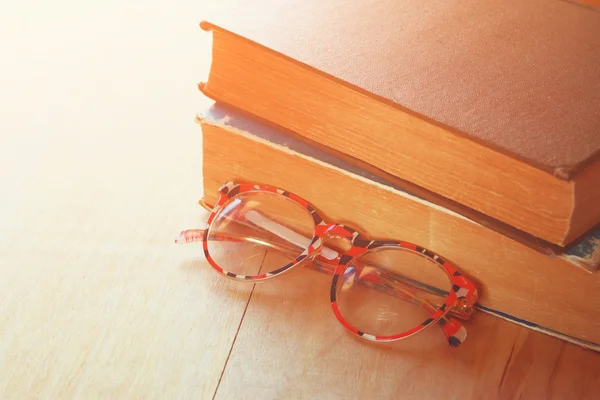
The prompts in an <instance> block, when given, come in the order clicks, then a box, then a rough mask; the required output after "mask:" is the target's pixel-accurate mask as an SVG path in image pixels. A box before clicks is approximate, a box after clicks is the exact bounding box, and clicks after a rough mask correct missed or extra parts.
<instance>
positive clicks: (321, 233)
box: [180, 182, 478, 347]
mask: <svg viewBox="0 0 600 400" xmlns="http://www.w3.org/2000/svg"><path fill="white" fill-rule="evenodd" d="M253 191H255V192H256V191H257V192H268V193H275V194H279V195H282V196H285V197H287V198H289V199H290V200H292V201H294V202H295V203H297V204H299V205H300V206H302V207H303V208H305V209H306V210H307V211H308V212H309V213H310V214H311V216H312V218H313V221H314V224H315V230H314V233H313V238H312V240H311V243H310V245H309V246H308V248H307V249H305V250H304V252H303V253H302V254H300V255H299V256H298V257H297V258H296V259H294V260H293V261H291V262H289V263H288V264H286V265H284V266H283V267H281V268H279V269H277V270H274V271H271V272H268V273H265V274H260V275H240V274H234V273H231V272H229V271H225V270H224V269H223V268H222V267H220V266H219V265H218V264H217V263H216V262H215V261H214V260H213V259H212V257H211V256H210V253H209V251H208V235H209V231H210V225H211V223H212V222H213V220H214V219H215V217H216V216H217V215H218V213H219V212H220V211H221V210H222V209H223V208H224V207H225V206H226V205H227V204H228V203H229V202H230V201H232V200H233V199H234V198H236V196H238V195H239V194H241V193H247V192H253ZM327 236H338V237H343V238H347V239H348V240H349V241H350V242H351V248H350V249H348V250H347V251H346V252H344V253H343V254H339V255H338V257H336V258H335V259H333V260H330V259H327V258H324V257H322V256H320V255H319V252H320V250H321V248H322V247H323V243H324V240H325V238H326V237H327ZM180 238H183V239H182V240H183V241H184V242H193V241H202V247H203V250H204V256H205V257H206V259H207V261H208V262H209V264H210V265H211V266H212V267H213V268H214V269H215V270H216V271H217V272H218V273H219V274H221V275H223V276H226V277H228V278H231V279H234V280H239V281H245V282H262V281H265V280H268V279H272V278H274V277H276V276H279V275H281V274H283V273H285V272H288V271H289V270H291V269H292V268H293V267H295V266H297V265H300V264H303V263H305V262H310V261H311V260H312V259H314V258H318V259H319V260H320V261H321V262H326V263H328V264H332V265H333V266H335V271H334V275H333V280H332V283H331V290H330V300H331V307H332V310H333V313H334V314H335V316H336V318H337V319H338V320H339V322H340V323H341V324H342V325H343V326H344V327H345V328H346V329H347V330H348V331H350V332H351V333H353V334H355V335H357V336H360V337H362V338H364V339H366V340H370V341H374V342H391V341H396V340H400V339H404V338H407V337H409V336H412V335H414V334H417V333H419V332H421V331H422V330H424V329H426V328H428V327H429V326H431V325H433V324H434V323H438V324H439V325H440V327H441V328H442V330H443V332H444V334H445V336H446V338H447V340H448V343H449V344H450V346H452V347H456V346H459V345H460V344H461V343H462V342H463V341H464V339H465V338H466V330H465V328H464V327H463V326H462V324H461V323H460V322H458V321H457V320H456V319H455V318H453V317H447V315H448V314H449V313H450V312H452V311H454V310H458V312H457V313H456V314H457V315H462V317H461V318H462V319H468V318H469V316H470V315H471V314H472V313H473V312H474V305H475V303H476V302H477V299H478V291H477V288H476V287H475V285H474V283H473V282H471V281H470V280H469V279H467V278H466V277H465V276H463V275H462V274H461V273H460V272H458V271H457V270H456V268H455V267H454V266H453V265H452V264H451V263H450V262H448V261H446V260H444V259H443V258H442V257H440V256H439V255H437V254H435V253H434V252H432V251H430V250H428V249H425V248H423V247H421V246H418V245H415V244H413V243H409V242H406V241H395V240H367V239H365V238H364V237H363V236H362V235H361V234H360V233H359V232H357V231H356V230H354V229H352V228H350V227H348V226H345V225H342V224H337V223H334V222H331V223H330V222H326V221H325V220H324V218H323V217H322V216H321V215H320V214H319V212H318V211H317V210H316V209H315V208H314V207H313V206H312V205H311V204H310V203H309V202H307V201H306V200H304V199H303V198H301V197H299V196H297V195H295V194H294V193H290V192H288V191H285V190H283V189H280V188H276V187H272V186H268V185H259V184H249V183H237V182H227V183H225V184H224V185H222V186H221V187H220V188H219V199H218V201H217V202H216V204H215V205H214V207H213V208H212V210H211V212H210V215H209V217H208V221H207V229H204V230H203V231H199V230H193V229H192V230H187V231H182V232H181V234H180ZM380 247H400V248H402V249H403V250H406V251H411V252H414V253H416V254H418V255H420V256H422V257H425V258H428V259H430V260H431V261H433V262H435V263H436V264H438V266H439V267H441V268H442V269H443V270H444V271H445V272H446V273H447V274H448V276H449V278H450V281H451V283H452V290H451V291H450V293H449V295H448V297H447V298H446V301H445V302H444V303H443V304H442V305H441V306H440V307H438V308H437V309H436V310H435V311H434V312H433V313H431V315H430V316H429V318H427V319H426V320H425V321H423V322H422V323H420V324H419V325H417V326H416V327H414V328H413V329H411V330H409V331H406V332H402V333H399V334H397V335H392V336H375V335H371V334H368V333H365V332H361V331H359V330H358V329H356V328H355V327H353V326H352V325H350V323H349V322H348V321H346V320H345V319H344V317H343V316H342V315H341V313H340V310H339V308H338V305H337V300H336V290H337V284H338V280H339V277H340V275H341V274H342V273H343V272H344V271H345V269H346V266H347V265H348V264H349V263H350V261H352V260H353V259H354V258H355V257H357V256H359V255H360V254H362V253H364V252H365V251H367V250H370V249H375V248H380Z"/></svg>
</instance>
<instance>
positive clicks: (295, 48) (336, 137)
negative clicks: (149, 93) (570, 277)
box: [200, 0, 600, 248]
mask: <svg viewBox="0 0 600 400" xmlns="http://www.w3.org/2000/svg"><path fill="white" fill-rule="evenodd" d="M391 4H392V3H390V2H386V1H383V0H371V1H365V2H352V3H348V2H345V1H342V0H333V1H329V2H322V1H316V0H306V1H302V2H284V3H280V2H273V1H245V2H236V1H232V0H229V1H228V2H225V3H224V4H223V5H222V7H221V9H220V10H217V11H215V12H214V13H213V14H212V15H210V14H209V15H208V16H207V19H206V20H205V21H203V22H202V23H201V27H202V28H203V29H204V30H207V31H211V32H212V39H213V48H212V65H211V68H210V72H209V76H208V78H207V79H206V80H205V81H204V82H202V83H201V84H200V89H201V90H202V92H203V93H204V94H205V95H207V96H208V97H210V98H212V99H214V100H217V101H219V102H221V103H225V104H229V105H232V106H235V107H236V108H239V109H241V110H244V111H245V112H246V113H248V114H250V115H253V116H256V117H259V118H261V119H264V120H267V121H270V122H272V123H275V124H277V125H279V126H281V127H283V128H286V129H287V130H289V131H292V132H296V133H298V134H299V135H300V136H301V137H302V138H305V139H307V140H310V141H314V142H316V143H319V144H321V145H323V146H324V148H325V149H330V150H332V151H340V152H343V153H344V154H346V155H348V156H350V157H351V159H353V160H358V161H361V162H364V163H366V164H369V165H372V166H373V167H375V168H376V169H377V171H382V172H384V173H388V174H391V175H394V176H397V177H399V178H401V179H404V180H406V181H409V182H412V183H413V184H415V185H417V186H419V187H421V188H423V189H425V190H428V191H431V192H433V193H436V194H438V195H440V196H442V197H444V198H447V199H449V200H450V201H454V202H456V203H459V204H462V205H464V206H466V207H468V208H470V209H473V210H475V211H477V212H480V213H482V214H484V215H487V216H489V217H491V218H493V219H495V220H498V221H501V222H502V223H505V224H507V225H510V226H512V227H514V228H516V229H518V230H520V231H522V232H524V233H527V234H530V235H532V236H534V237H537V238H539V239H540V240H543V241H546V242H548V243H549V244H554V245H557V246H560V247H563V248H564V247H569V246H570V245H571V244H572V243H573V242H574V241H576V240H579V239H580V238H581V237H582V236H583V235H585V234H586V233H587V232H589V231H590V230H591V229H593V228H594V227H595V226H598V224H599V222H600V184H599V181H600V178H599V177H600V113H599V112H598V110H600V79H599V77H598V71H599V70H600V11H599V9H598V8H595V7H592V6H587V5H582V4H578V3H574V2H564V1H558V0H531V1H527V2H522V1H518V0H501V1H491V0H488V1H483V2H482V1H477V0H465V1H459V0H450V1H446V0H436V1H431V2H428V3H427V6H423V4H422V3H420V2H416V1H412V0H402V1H398V2H395V3H393V5H391ZM250 15H251V17H249V16H250Z"/></svg>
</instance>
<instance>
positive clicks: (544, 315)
mask: <svg viewBox="0 0 600 400" xmlns="http://www.w3.org/2000/svg"><path fill="white" fill-rule="evenodd" d="M198 122H199V123H200V125H201V127H202V135H203V138H202V143H203V152H202V154H203V193H204V194H203V196H204V202H205V203H206V204H208V205H211V204H214V202H215V201H216V199H217V190H218V188H219V187H220V186H221V185H222V184H223V183H224V182H226V181H231V180H233V181H246V182H254V183H260V184H268V185H272V186H276V187H280V188H283V189H285V190H289V191H291V192H293V193H296V194H298V195H299V196H301V197H303V198H305V199H306V200H307V201H309V202H311V203H312V204H313V205H314V206H315V207H316V208H317V209H319V211H320V212H322V213H324V214H325V215H326V216H328V218H329V219H330V220H335V221H340V222H342V223H344V224H347V225H349V226H351V227H354V228H356V229H359V230H360V231H362V232H365V234H366V235H367V236H368V237H370V238H373V239H375V238H377V239H386V238H387V239H391V238H393V239H399V240H406V241H409V242H412V243H417V244H419V245H421V246H423V247H426V248H429V249H431V250H432V251H434V252H437V253H439V254H440V255H443V256H444V257H446V259H448V260H451V261H452V262H453V263H454V264H455V265H457V267H458V268H459V269H460V270H461V271H463V273H464V274H465V275H467V276H468V277H470V278H471V279H473V280H474V281H475V282H477V285H478V288H479V290H480V300H479V305H478V307H479V309H480V310H483V311H485V312H488V313H491V314H493V315H496V316H498V317H501V318H505V319H508V320H510V321H513V322H516V323H519V324H521V325H525V326H528V327H530V328H532V329H536V330H540V331H542V332H545V333H547V334H550V335H553V336H558V337H561V338H563V339H565V340H569V341H572V342H574V343H578V344H580V345H582V346H586V347H590V348H598V344H600V309H599V308H598V307H597V304H598V302H599V301H600V275H599V274H598V273H591V272H590V271H588V270H584V269H582V268H580V267H578V266H577V265H578V263H577V262H575V264H574V263H573V260H574V259H584V258H588V259H590V260H591V259H593V260H594V264H595V265H596V266H597V264H598V263H600V231H598V232H595V233H594V234H593V235H591V236H590V237H588V238H587V241H586V242H585V243H586V244H582V245H581V248H579V249H577V250H575V249H571V250H570V252H571V253H570V254H569V253H565V254H563V255H554V256H549V255H547V254H544V253H542V252H540V251H538V250H535V249H533V248H531V247H528V246H526V245H524V244H522V243H520V242H518V241H515V240H513V239H510V238H507V237H505V236H503V235H501V234H499V233H498V232H496V231H494V230H491V229H489V228H486V227H485V226H483V225H481V224H478V223H476V222H474V221H472V220H469V219H468V218H466V217H464V216H462V215H460V214H457V213H455V212H453V211H451V210H447V209H445V208H443V207H440V206H438V205H436V204H433V203H430V202H428V201H426V200H423V199H421V198H419V197H417V196H414V195H413V194H411V193H408V192H406V191H404V190H403V189H401V188H398V187H395V186H394V185H393V184H392V183H390V182H386V181H384V180H382V179H381V178H378V177H377V176H374V175H371V174H370V173H368V172H367V171H364V170H360V169H359V168H357V167H355V166H353V165H352V164H349V163H347V162H345V161H344V160H342V159H339V158H336V157H333V156H331V155H330V154H328V153H326V152H323V151H321V150H319V149H316V148H314V147H312V146H309V145H307V144H306V143H304V142H302V141H299V140H297V139H295V138H293V137H291V136H289V135H287V134H286V133H285V132H282V131H281V130H279V129H278V128H276V127H274V126H272V125H267V124H264V123H262V122H261V121H258V120H256V119H253V118H249V117H247V116H246V115H244V114H243V113H240V112H238V111H236V110H234V109H232V108H230V107H227V106H223V105H220V104H215V105H213V107H211V108H210V109H209V110H206V111H205V112H202V113H201V114H199V115H198ZM584 253H585V255H584Z"/></svg>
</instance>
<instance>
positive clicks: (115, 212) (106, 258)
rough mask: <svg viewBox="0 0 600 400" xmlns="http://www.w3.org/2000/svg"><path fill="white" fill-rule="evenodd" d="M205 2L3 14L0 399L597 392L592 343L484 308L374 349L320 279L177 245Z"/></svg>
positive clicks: (197, 213) (194, 221)
mask: <svg viewBox="0 0 600 400" xmlns="http://www.w3.org/2000/svg"><path fill="white" fill-rule="evenodd" d="M128 4H129V3H128ZM204 6H206V4H196V2H191V1H188V2H186V1H183V2H179V3H173V4H172V5H168V3H167V2H161V1H150V2H143V3H140V5H139V6H133V5H128V6H123V5H122V4H121V3H120V2H117V1H116V0H115V1H112V2H111V1H109V2H103V3H98V5H96V6H90V5H89V4H79V3H71V2H67V1H66V0H61V1H59V2H58V3H57V2H54V3H52V4H50V5H43V4H40V5H38V6H37V7H33V8H30V9H29V10H26V9H25V6H20V5H19V4H14V5H12V6H10V7H12V9H11V12H10V13H3V14H2V16H1V17H0V19H1V20H0V22H1V23H0V26H1V27H2V28H1V29H5V30H7V31H6V34H3V35H1V37H0V45H2V50H3V54H9V57H5V58H4V59H3V67H4V70H3V73H2V74H1V75H0V84H1V85H2V87H3V90H2V92H1V94H0V113H1V116H2V118H0V167H1V168H0V171H1V172H0V187H2V195H1V196H0V221H2V223H1V224H0V293H1V294H2V296H1V297H0V371H1V373H0V398H1V399H3V400H4V399H7V400H8V399H19V400H20V399H70V398H78V399H93V398H103V399H177V398H182V399H183V398H185V399H211V398H215V397H216V398H218V399H246V398H247V399H299V398H306V399H352V398H356V399H359V398H360V399H388V398H403V399H412V398H415V399H423V398H444V399H470V398H473V399H480V398H485V399H495V398H501V399H512V398H524V399H547V398H550V399H584V398H588V399H592V398H594V399H595V398H598V393H599V392H600V355H599V354H597V353H593V352H591V351H588V350H584V349H581V348H579V347H576V346H573V345H570V344H566V343H564V342H561V341H559V340H557V339H554V338H551V337H548V336H544V335H542V334H539V333H535V332H532V331H529V330H526V329H524V328H521V327H518V326H516V325H513V324H510V323H507V322H504V321H501V320H498V319H495V318H492V317H490V316H487V315H484V314H479V315H477V316H475V318H474V319H473V321H472V322H470V323H468V325H467V327H468V331H469V337H468V339H467V341H466V343H465V344H464V345H463V346H462V347H460V348H458V349H452V348H449V347H448V346H447V345H446V344H445V343H444V340H443V336H442V335H441V334H440V333H439V332H438V331H435V330H430V331H427V332H426V334H424V335H423V337H415V338H414V339H411V340H407V341H404V342H401V343H399V344H397V345H393V346H376V345H372V344H369V343H366V342H363V341H360V340H357V339H354V338H352V337H350V336H349V335H348V334H346V333H345V332H344V331H343V329H342V328H341V327H340V326H339V324H338V323H337V321H336V320H335V318H334V317H333V315H332V313H331V310H330V307H329V302H328V298H327V297H328V287H329V279H330V278H329V277H327V276H324V275H322V274H319V273H317V272H315V271H311V270H308V269H301V270H297V271H295V272H294V273H292V274H289V275H287V276H285V277H284V278H282V279H281V280H280V281H272V282H269V283H266V284H262V285H258V286H256V287H254V286H253V285H241V284H239V283H236V282H232V281H229V280H225V279H222V278H220V277H219V276H217V274H216V273H214V271H212V270H211V269H210V267H209V266H208V265H207V263H206V262H205V260H204V258H203V256H202V252H201V251H200V248H199V247H198V246H195V245H189V246H176V245H174V243H173V238H174V236H175V234H176V233H178V232H179V230H180V229H182V228H184V227H188V226H199V225H200V224H201V223H202V219H203V218H204V216H205V213H204V212H203V210H201V208H200V207H199V206H198V205H197V204H196V201H197V200H198V199H199V198H200V197H201V196H202V188H201V186H200V182H201V162H202V158H201V153H200V148H201V146H200V144H201V135H200V130H199V127H198V126H197V125H196V124H195V123H194V121H193V120H194V116H195V113H196V112H197V111H198V110H199V109H201V108H202V107H204V106H206V105H207V101H206V100H205V99H202V98H201V96H200V94H199V93H198V92H197V90H196V88H195V83H196V82H197V81H199V80H201V79H202V78H203V76H202V71H203V70H206V68H207V66H208V60H207V58H206V57H205V54H207V53H206V52H207V50H208V45H209V41H208V38H207V37H206V36H205V34H204V33H202V32H201V31H200V29H199V28H198V25H197V24H198V21H199V20H200V19H201V15H202V14H201V10H202V7H204ZM9 34H10V35H9ZM9 36H10V37H11V38H12V39H11V40H9V39H7V38H8V37H9Z"/></svg>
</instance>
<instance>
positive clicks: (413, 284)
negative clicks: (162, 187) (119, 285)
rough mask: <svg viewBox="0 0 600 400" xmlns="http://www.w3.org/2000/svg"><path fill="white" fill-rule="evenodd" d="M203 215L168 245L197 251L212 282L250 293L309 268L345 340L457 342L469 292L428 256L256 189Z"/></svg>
mask: <svg viewBox="0 0 600 400" xmlns="http://www.w3.org/2000/svg"><path fill="white" fill-rule="evenodd" d="M210 211H211V212H210V215H209V217H208V222H207V228H206V229H188V230H184V231H182V232H181V233H180V234H179V236H178V237H177V238H176V239H175V242H176V243H191V242H201V243H202V246H203V249H204V255H205V257H206V259H207V261H208V262H209V264H210V265H211V266H212V267H213V268H214V269H215V270H216V271H217V272H218V273H219V274H221V275H223V276H225V277H227V278H230V279H233V280H238V281H244V282H254V283H256V282H263V281H266V280H269V279H272V278H275V277H278V276H280V275H282V274H284V273H286V272H289V271H290V270H292V268H294V267H297V266H302V265H307V266H311V267H313V268H315V269H317V270H320V271H322V272H327V273H330V274H331V273H332V274H333V279H332V282H331V290H330V300H331V307H332V309H333V313H334V315H335V316H336V317H337V319H338V320H339V322H340V323H341V324H342V325H343V326H344V327H345V328H346V329H347V330H348V331H350V332H351V333H353V334H354V335H357V336H360V337H362V338H363V339H367V340H370V341H375V342H391V341H396V340H400V339H404V338H407V337H410V336H412V335H415V334H417V333H419V332H421V331H423V330H424V329H427V328H428V327H430V326H433V325H434V324H437V325H439V326H440V327H441V329H442V331H443V333H444V335H445V337H446V339H447V340H448V343H449V344H450V346H452V347H456V346H459V345H460V344H461V343H462V342H463V341H464V340H465V338H466V335H467V333H466V329H465V328H464V327H463V326H462V324H461V323H460V322H458V321H457V319H456V318H459V319H463V320H468V319H469V318H470V317H471V315H472V314H473V313H474V312H475V307H474V305H475V303H476V302H477V299H478V291H477V288H476V287H475V285H474V284H473V282H471V281H470V280H469V279H467V278H466V277H465V276H463V275H462V274H461V273H460V272H458V271H457V270H456V269H455V267H454V266H452V265H451V264H450V262H448V261H446V260H444V259H443V258H441V257H440V256H439V255H437V254H435V253H434V252H432V251H430V250H428V249H425V248H423V247H421V246H417V245H415V244H412V243H408V242H405V241H395V240H368V239H366V238H365V237H363V236H362V235H361V234H360V233H359V232H357V231H356V230H354V229H352V228H350V227H348V226H345V225H342V224H338V223H333V222H326V221H325V220H324V218H323V217H322V216H321V215H320V214H319V212H318V211H317V210H316V209H315V208H314V207H313V206H312V205H311V204H309V203H308V202H307V201H306V200H304V199H302V198H300V197H299V196H297V195H295V194H293V193H290V192H287V191H285V190H282V189H279V188H275V187H270V186H265V185H255V184H249V183H237V182H227V183H225V184H224V185H223V186H221V188H220V189H219V199H218V201H217V203H216V204H215V205H214V207H213V208H212V210H210ZM455 317H456V318H455Z"/></svg>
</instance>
